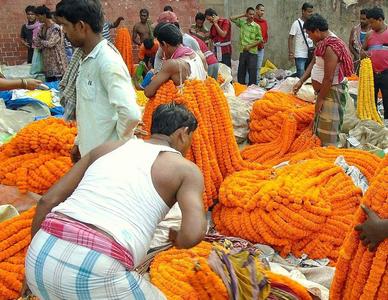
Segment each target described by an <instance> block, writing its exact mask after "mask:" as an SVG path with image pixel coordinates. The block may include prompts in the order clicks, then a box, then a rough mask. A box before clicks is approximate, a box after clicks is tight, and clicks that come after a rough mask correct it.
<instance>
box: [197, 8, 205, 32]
mask: <svg viewBox="0 0 388 300" xmlns="http://www.w3.org/2000/svg"><path fill="white" fill-rule="evenodd" d="M205 20H206V18H205V15H204V14H203V13H201V12H199V13H197V14H196V15H195V25H197V27H198V28H202V27H203V23H204V22H205Z"/></svg>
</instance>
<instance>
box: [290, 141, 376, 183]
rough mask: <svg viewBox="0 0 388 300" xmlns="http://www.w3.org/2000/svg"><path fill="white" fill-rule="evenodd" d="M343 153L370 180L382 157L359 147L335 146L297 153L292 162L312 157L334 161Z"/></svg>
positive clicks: (350, 163) (349, 162) (348, 161)
mask: <svg viewBox="0 0 388 300" xmlns="http://www.w3.org/2000/svg"><path fill="white" fill-rule="evenodd" d="M341 155H342V156H343V157H344V158H345V160H346V162H347V163H348V164H349V165H351V166H355V167H357V168H358V169H359V170H360V171H361V173H362V174H363V175H364V176H365V177H366V178H367V179H368V182H370V181H371V180H372V178H373V177H374V175H375V173H376V169H377V168H378V167H379V165H380V163H381V158H379V157H378V156H376V155H374V154H372V153H369V152H367V151H364V150H358V149H339V148H335V147H333V146H330V147H325V148H314V149H311V150H307V151H304V152H300V153H297V154H295V155H293V156H292V157H291V160H290V162H291V163H294V162H299V161H301V160H305V159H312V158H314V159H320V160H326V161H330V162H334V161H335V160H336V159H337V157H338V156H341Z"/></svg>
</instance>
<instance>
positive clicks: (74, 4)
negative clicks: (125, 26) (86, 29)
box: [55, 0, 104, 33]
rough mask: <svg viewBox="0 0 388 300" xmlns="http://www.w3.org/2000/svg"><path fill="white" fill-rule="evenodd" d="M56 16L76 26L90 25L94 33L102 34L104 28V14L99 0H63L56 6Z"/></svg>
mask: <svg viewBox="0 0 388 300" xmlns="http://www.w3.org/2000/svg"><path fill="white" fill-rule="evenodd" d="M55 14H56V16H58V17H62V18H65V19H66V20H67V21H69V22H71V23H73V24H76V23H77V22H80V21H83V22H85V23H87V24H89V26H90V28H91V29H92V30H93V32H94V33H100V32H101V31H102V28H103V26H104V13H103V10H102V7H101V3H100V1H99V0H61V2H59V3H58V4H57V6H56V13H55Z"/></svg>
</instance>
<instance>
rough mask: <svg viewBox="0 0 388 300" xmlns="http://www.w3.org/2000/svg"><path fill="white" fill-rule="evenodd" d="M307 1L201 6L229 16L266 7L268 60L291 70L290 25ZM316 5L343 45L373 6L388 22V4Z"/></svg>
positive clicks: (216, 0) (370, 0) (375, 0)
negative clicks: (363, 11)
mask: <svg viewBox="0 0 388 300" xmlns="http://www.w3.org/2000/svg"><path fill="white" fill-rule="evenodd" d="M304 2H305V1H303V0H301V1H296V0H257V1H250V0H233V1H231V0H229V1H224V0H201V1H200V4H201V6H203V7H205V8H207V7H214V9H216V11H217V13H218V14H219V15H223V16H230V15H235V14H240V13H243V12H244V11H245V9H246V8H247V7H249V6H253V7H255V6H256V5H257V4H258V3H262V4H264V5H265V10H266V13H265V18H266V19H267V21H268V23H269V28H270V31H269V35H270V37H269V43H268V45H267V47H266V50H265V51H266V55H265V56H266V58H269V59H271V60H272V61H273V62H274V63H275V64H276V65H278V66H279V67H289V66H291V65H292V64H291V63H290V62H289V61H288V46H287V39H288V32H289V30H290V27H291V24H292V23H293V22H294V20H296V19H297V18H298V17H299V16H300V14H301V6H302V4H303V3H304ZM308 2H310V3H312V4H314V7H315V12H318V13H320V14H321V15H323V16H324V17H325V18H327V20H328V22H329V27H330V29H331V30H332V31H334V32H335V33H336V34H337V35H338V36H339V37H341V38H342V39H343V40H344V41H346V42H347V41H348V38H349V34H350V30H351V28H352V27H353V26H354V25H355V24H357V23H358V15H359V10H360V9H361V8H365V7H371V6H373V5H380V6H382V7H383V8H384V12H385V15H386V19H388V0H359V1H358V4H356V5H352V6H350V7H348V8H346V7H345V3H344V2H350V1H342V0H309V1H308ZM232 36H233V49H234V55H233V58H234V59H236V58H237V57H238V38H239V33H238V29H237V27H236V26H234V25H233V34H232Z"/></svg>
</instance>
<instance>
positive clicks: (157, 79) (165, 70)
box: [144, 60, 177, 98]
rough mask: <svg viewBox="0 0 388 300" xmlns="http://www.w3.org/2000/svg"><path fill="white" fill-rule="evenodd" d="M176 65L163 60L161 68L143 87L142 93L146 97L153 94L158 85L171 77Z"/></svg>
mask: <svg viewBox="0 0 388 300" xmlns="http://www.w3.org/2000/svg"><path fill="white" fill-rule="evenodd" d="M176 68H177V66H176V65H175V64H174V63H173V62H172V61H171V60H167V61H165V62H164V64H163V66H162V69H161V70H160V72H159V73H157V74H156V75H155V76H154V78H153V79H152V81H151V83H150V84H149V85H148V86H147V87H146V88H145V89H144V95H145V96H146V97H147V98H151V97H153V96H155V94H156V92H157V91H158V89H159V87H160V86H161V85H162V84H163V83H165V82H167V81H168V80H169V79H171V76H172V75H173V74H174V73H175V71H176Z"/></svg>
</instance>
